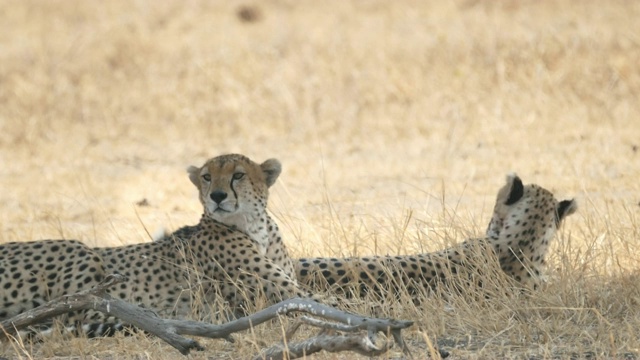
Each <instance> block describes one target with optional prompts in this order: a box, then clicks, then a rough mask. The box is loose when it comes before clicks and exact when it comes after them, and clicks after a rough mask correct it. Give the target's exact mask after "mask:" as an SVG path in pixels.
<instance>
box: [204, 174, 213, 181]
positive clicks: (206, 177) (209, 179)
mask: <svg viewBox="0 0 640 360" xmlns="http://www.w3.org/2000/svg"><path fill="white" fill-rule="evenodd" d="M202 180H204V181H206V182H209V181H211V175H210V174H204V175H202Z"/></svg>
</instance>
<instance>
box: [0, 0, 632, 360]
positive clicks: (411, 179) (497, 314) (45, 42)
mask: <svg viewBox="0 0 640 360" xmlns="http://www.w3.org/2000/svg"><path fill="white" fill-rule="evenodd" d="M255 4H256V5H251V4H241V3H236V2H208V1H200V0H191V1H162V2H156V1H149V0H141V1H135V2H131V1H104V2H87V1H60V0H57V1H44V0H40V1H36V0H27V1H25V0H19V1H18V0H7V1H3V2H2V3H1V4H0V149H1V151H0V161H1V164H2V167H1V170H0V184H1V185H2V189H3V191H2V192H1V193H0V206H1V211H0V241H3V242H6V241H14V240H30V239H40V238H60V237H65V238H77V239H81V240H83V241H85V242H87V243H89V244H91V245H98V244H100V245H107V244H110V245H117V244H122V243H133V242H140V241H147V240H148V239H149V235H148V234H147V231H148V232H153V231H155V230H156V229H158V228H160V227H163V226H166V227H168V228H170V229H174V228H176V227H178V226H180V225H183V224H192V223H195V222H196V221H197V219H198V216H199V208H200V206H199V204H198V202H197V200H196V194H195V189H194V188H193V187H192V185H191V184H190V183H189V181H188V179H187V176H186V173H185V170H184V169H185V168H186V167H187V166H188V165H191V164H200V163H202V162H203V161H204V160H205V159H206V158H208V157H211V156H214V155H218V154H220V153H224V152H241V153H244V154H246V155H248V156H250V157H252V158H253V159H255V160H258V161H260V160H264V159H266V158H268V157H277V158H279V159H280V160H281V161H282V162H283V164H284V166H285V171H284V174H283V176H282V178H281V179H280V180H279V181H278V184H277V185H276V186H275V187H274V189H273V195H272V198H271V204H270V207H271V210H272V212H273V213H274V214H275V215H276V217H277V218H278V220H279V222H280V224H281V228H283V230H284V232H285V235H286V242H287V245H288V246H289V247H290V248H291V249H292V251H293V253H294V254H296V255H299V256H303V255H304V256H306V255H316V254H318V255H320V254H322V255H351V254H360V255H362V254H371V253H380V254H386V253H391V254H395V253H410V252H415V251H427V250H434V249H437V248H441V247H442V246H444V244H447V243H452V242H457V241H460V240H462V239H463V238H465V237H467V236H472V235H478V234H481V233H482V231H483V230H484V227H485V224H486V223H487V222H488V219H489V216H490V211H491V208H492V206H493V199H494V196H495V193H496V192H497V190H498V188H499V187H500V186H501V185H502V184H503V179H504V175H505V174H506V173H507V172H510V171H516V172H518V174H520V175H521V176H522V178H523V179H524V180H525V182H535V183H538V184H540V185H542V186H544V187H547V188H549V189H551V190H553V191H554V192H555V193H556V194H557V195H558V196H559V197H572V196H575V197H577V198H578V200H579V202H580V206H581V208H580V210H579V213H578V215H574V216H573V217H570V218H569V219H568V221H567V223H566V224H565V227H564V229H563V231H562V232H561V233H560V234H559V236H558V237H557V241H556V242H555V245H554V247H553V248H552V258H551V268H550V283H549V287H548V289H545V290H543V291H541V292H539V293H537V294H535V295H534V296H532V297H531V298H516V299H510V298H507V297H504V298H501V297H497V298H494V299H491V300H489V301H483V302H477V301H470V300H468V299H464V298H457V299H452V300H450V301H449V302H444V301H443V300H442V299H440V298H437V297H435V298H432V299H428V300H427V301H426V302H425V303H424V304H423V305H422V306H420V307H415V306H413V305H410V303H409V302H408V301H406V300H403V301H401V302H400V304H398V305H394V306H391V307H389V306H387V307H386V308H387V309H388V311H389V315H393V316H397V317H401V318H415V319H418V320H419V321H420V324H421V326H420V328H419V329H416V330H415V332H414V334H413V336H412V338H413V340H412V341H413V343H414V344H415V346H416V349H417V351H418V352H420V351H425V350H424V349H425V348H426V347H425V345H424V344H425V342H424V338H425V337H428V338H429V339H431V340H432V341H434V342H440V343H441V344H443V343H453V340H454V339H458V340H460V341H461V344H463V345H464V344H466V345H465V346H463V348H462V349H459V350H455V351H454V356H456V357H457V358H493V357H494V356H496V357H504V358H509V357H519V358H526V357H529V356H537V357H540V358H548V357H552V356H556V355H557V356H560V357H569V356H570V355H571V354H577V355H578V356H585V354H594V355H595V356H597V357H599V358H609V357H622V356H623V355H624V354H627V353H637V352H638V351H640V350H639V348H640V343H639V341H638V338H637V332H638V329H640V312H639V311H638V309H639V306H638V305H639V304H638V302H640V285H639V284H638V281H637V270H638V268H640V264H639V262H638V257H637V256H636V253H637V251H638V239H639V237H640V236H639V235H640V234H639V229H640V227H639V213H640V204H639V202H640V182H639V181H638V177H639V176H640V149H639V147H640V101H639V99H640V68H639V67H638V64H640V37H639V36H638V34H640V23H639V22H638V21H637V19H638V18H639V17H640V3H638V2H635V1H622V0H618V1H616V0H613V1H607V2H600V1H595V0H587V1H580V2H575V1H570V0H558V1H551V0H544V1H508V0H499V1H474V0H455V1H446V2H445V1H433V2H420V1H394V2H383V1H376V0H373V1H353V2H351V1H332V2H318V1H287V0H284V1H266V2H259V3H258V2H256V3H255ZM252 6H255V8H252ZM247 9H249V13H244V12H246V11H247ZM252 11H253V12H252ZM247 14H248V15H247ZM249 15H251V16H249ZM247 18H250V20H247ZM143 199H146V201H145V202H143V203H146V206H141V205H136V204H137V203H139V202H141V201H142V200H143ZM356 310H357V308H356ZM256 331H257V332H256V334H247V335H246V336H244V337H243V338H242V341H239V342H238V343H237V344H225V343H223V342H221V341H208V342H207V341H205V342H204V343H205V345H206V346H207V348H208V351H207V352H206V353H205V354H195V355H194V356H193V357H194V358H219V357H223V358H246V357H247V356H248V354H249V353H252V352H254V351H255V350H256V349H257V348H258V347H260V341H262V340H256V339H270V338H274V337H273V334H272V333H271V332H269V331H267V330H264V329H259V330H256ZM45 345H46V346H39V347H37V348H35V349H33V351H32V352H29V353H27V354H22V355H18V354H20V352H14V351H13V350H12V346H11V345H7V344H5V345H4V350H3V353H6V354H8V355H5V356H22V357H24V358H28V357H31V356H33V357H35V358H45V357H64V356H72V355H73V356H81V357H83V358H94V357H95V358H120V357H125V356H127V357H132V358H139V359H146V358H153V359H159V358H174V357H176V356H177V354H176V353H175V352H174V351H173V350H172V349H169V348H167V347H166V346H164V345H161V344H160V343H159V341H158V340H157V339H146V338H144V337H134V338H116V339H107V340H101V341H86V340H82V339H74V340H71V341H50V342H47V343H46V344H45ZM0 354H1V353H0ZM420 354H421V355H420V356H422V354H425V353H424V352H423V353H420ZM397 355H398V354H391V356H392V357H394V356H397ZM420 356H419V357H420ZM318 358H334V356H332V355H321V356H318Z"/></svg>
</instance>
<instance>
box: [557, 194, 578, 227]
mask: <svg viewBox="0 0 640 360" xmlns="http://www.w3.org/2000/svg"><path fill="white" fill-rule="evenodd" d="M577 210H578V203H577V202H576V201H575V200H574V199H571V200H562V201H560V202H559V203H558V206H557V207H556V226H558V225H560V223H561V222H562V220H564V218H566V217H567V216H569V215H571V214H573V213H575V212H576V211H577Z"/></svg>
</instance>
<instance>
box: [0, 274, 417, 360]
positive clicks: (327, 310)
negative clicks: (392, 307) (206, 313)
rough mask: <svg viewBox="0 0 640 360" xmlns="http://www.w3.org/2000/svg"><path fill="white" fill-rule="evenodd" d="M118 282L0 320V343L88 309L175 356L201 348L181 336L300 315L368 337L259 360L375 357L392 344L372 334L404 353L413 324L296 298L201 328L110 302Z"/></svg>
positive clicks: (216, 333)
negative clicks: (339, 354) (321, 354)
mask: <svg viewBox="0 0 640 360" xmlns="http://www.w3.org/2000/svg"><path fill="white" fill-rule="evenodd" d="M123 281H126V278H124V277H123V276H121V275H109V276H107V278H106V279H105V280H104V281H103V282H102V283H100V284H98V285H97V286H95V287H94V288H92V289H89V290H85V291H82V292H79V293H77V294H73V295H67V296H63V297H61V298H59V299H55V300H52V301H50V302H49V303H47V304H44V305H42V306H39V307H37V308H35V309H32V310H29V311H27V312H24V313H22V314H19V315H17V316H15V317H13V318H11V319H8V320H5V321H2V322H0V330H2V331H0V339H1V338H3V337H6V336H8V335H13V334H16V333H17V332H18V331H19V330H20V329H23V328H25V327H27V326H30V325H34V324H37V323H40V322H42V321H43V320H45V319H49V318H51V317H54V316H58V315H62V314H65V313H68V312H73V311H79V310H89V309H90V310H95V311H100V312H102V313H105V314H110V315H112V316H114V317H117V318H119V319H127V324H129V325H132V326H134V327H137V328H139V329H141V330H143V331H146V332H148V333H150V334H153V335H156V336H157V337H159V338H160V339H162V340H164V341H165V342H167V343H168V344H169V345H171V346H173V347H174V348H176V349H177V350H178V351H180V353H182V354H185V355H186V354H188V353H189V352H190V351H191V350H192V349H196V350H203V349H204V348H203V347H202V346H200V344H198V343H197V342H196V341H195V340H192V339H187V338H184V337H182V336H181V335H191V336H200V337H207V338H212V339H227V340H231V334H233V333H235V332H239V331H243V330H247V329H249V328H251V327H255V326H257V325H260V324H262V323H264V322H266V321H269V320H271V319H274V318H277V317H278V316H282V315H287V314H290V313H295V312H302V313H307V314H311V315H313V316H317V317H320V318H324V319H326V320H330V321H335V322H339V323H342V324H346V325H342V324H331V323H327V322H324V321H320V320H317V319H311V318H308V317H304V318H303V319H305V320H303V321H305V322H306V323H307V324H311V325H314V326H319V327H321V328H324V329H333V330H340V331H346V332H356V331H366V332H367V334H366V335H362V334H353V335H348V336H343V335H326V334H322V335H318V336H316V337H314V338H311V339H307V340H304V341H301V342H298V343H293V344H289V345H288V348H286V349H285V348H284V347H283V346H278V347H273V348H271V349H269V350H267V351H266V352H265V353H264V354H262V355H260V357H262V358H273V359H278V358H282V357H283V356H284V353H285V352H287V353H288V354H289V355H288V356H289V358H291V359H293V358H296V357H299V356H304V355H305V354H311V353H313V352H318V351H321V350H326V351H331V352H336V351H345V350H351V351H356V352H358V353H362V354H366V355H369V356H375V355H379V354H381V353H384V352H386V351H387V350H389V348H390V347H391V346H393V342H390V341H386V343H385V344H384V345H383V346H381V347H377V346H376V345H375V339H376V338H375V336H376V334H377V333H379V332H383V333H390V334H392V335H393V338H394V340H395V342H396V343H397V344H398V345H399V346H400V347H401V348H402V349H403V351H405V352H408V349H407V347H406V346H405V344H404V341H403V339H402V336H401V330H402V329H406V328H407V327H409V326H411V325H412V324H413V322H412V321H399V320H393V319H376V318H368V317H363V316H358V315H354V314H350V313H347V312H344V311H340V310H337V309H335V308H332V307H329V306H326V305H322V304H319V303H317V302H315V301H312V300H306V299H297V298H296V299H289V300H285V301H282V302H280V303H278V304H276V305H272V306H270V307H268V308H266V309H264V310H262V311H259V312H257V313H255V314H253V315H250V316H246V317H243V318H240V319H237V320H234V321H230V322H228V323H226V324H222V325H212V324H205V323H202V322H198V321H191V320H173V319H162V318H160V317H158V316H157V315H156V313H154V312H153V311H151V310H148V309H143V308H140V307H139V306H136V305H133V304H130V303H127V302H125V301H122V300H120V299H115V298H112V297H111V296H110V295H109V294H108V293H107V292H106V290H107V289H108V288H109V287H111V286H113V285H115V284H117V283H120V282H123ZM298 326H299V325H298ZM298 326H295V328H293V329H292V330H290V331H288V332H287V334H288V335H289V334H290V335H291V336H292V335H293V333H294V332H295V330H296V329H297V328H298Z"/></svg>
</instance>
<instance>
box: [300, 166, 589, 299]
mask: <svg viewBox="0 0 640 360" xmlns="http://www.w3.org/2000/svg"><path fill="white" fill-rule="evenodd" d="M576 209H577V205H576V202H575V200H563V201H557V200H556V199H555V198H554V196H553V194H552V193H551V192H549V191H548V190H545V189H543V188H542V187H540V186H538V185H535V184H530V185H526V186H525V185H523V183H522V181H521V180H520V178H519V177H518V176H517V175H515V174H513V175H509V176H507V184H506V185H505V186H504V187H503V188H502V189H500V191H499V192H498V196H497V199H496V204H495V207H494V211H493V217H492V219H491V222H490V223H489V226H488V228H487V232H486V237H484V238H481V239H470V240H467V241H464V242H463V243H461V244H458V245H456V246H453V247H451V248H448V249H445V250H442V251H438V252H434V253H427V254H415V255H405V256H371V257H351V258H343V259H336V258H305V259H299V260H298V261H297V262H296V264H295V265H296V274H297V277H298V281H299V282H300V283H301V284H303V285H306V286H309V287H310V288H313V289H314V290H316V291H317V290H320V289H325V290H326V289H329V290H332V291H334V292H337V293H341V294H343V295H345V296H351V295H356V296H364V295H365V294H367V293H369V292H372V291H373V292H374V293H376V294H388V293H389V291H392V290H398V289H400V288H402V289H405V290H407V291H408V293H409V294H412V295H415V294H416V293H424V292H425V290H427V292H429V291H430V290H433V289H434V288H435V287H436V286H437V285H439V284H442V283H446V282H448V280H451V278H454V277H455V278H456V279H457V280H458V282H457V283H456V284H455V285H454V286H457V287H460V286H463V287H468V286H479V287H481V286H482V283H483V281H486V280H487V277H488V276H493V275H491V273H490V268H491V265H492V264H491V261H492V260H493V261H494V262H495V260H496V259H497V262H495V265H496V266H495V267H496V268H497V267H498V266H499V268H500V269H502V270H503V271H504V273H505V274H506V275H508V277H511V278H512V279H513V280H515V281H516V282H518V283H520V286H524V287H530V288H534V289H535V288H536V286H537V283H538V281H539V278H540V275H541V273H542V271H543V268H544V265H545V256H546V253H547V249H548V247H549V243H550V242H551V240H552V239H553V237H554V235H555V233H556V230H557V229H558V226H559V225H560V223H561V222H562V220H563V219H564V218H565V217H567V216H568V215H571V214H573V213H574V212H575V211H576ZM460 280H462V283H461V282H460ZM469 281H471V282H469ZM458 290H460V289H458ZM462 290H464V289H462Z"/></svg>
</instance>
